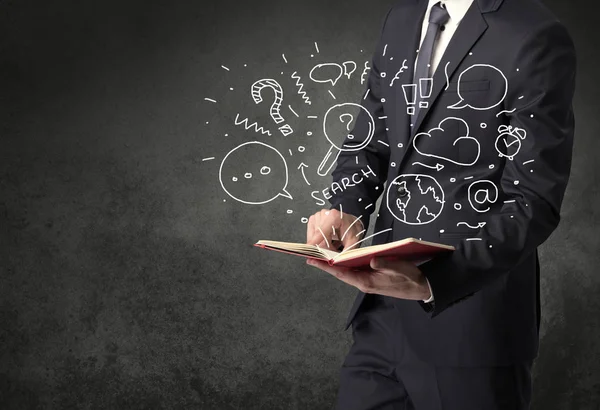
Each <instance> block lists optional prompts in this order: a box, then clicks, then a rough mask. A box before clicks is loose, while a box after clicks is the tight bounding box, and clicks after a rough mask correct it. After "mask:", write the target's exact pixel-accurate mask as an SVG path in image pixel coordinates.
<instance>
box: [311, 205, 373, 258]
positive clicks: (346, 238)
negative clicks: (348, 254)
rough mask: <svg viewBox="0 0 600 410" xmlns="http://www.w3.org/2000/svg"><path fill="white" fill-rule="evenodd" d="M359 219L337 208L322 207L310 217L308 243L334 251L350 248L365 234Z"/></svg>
mask: <svg viewBox="0 0 600 410" xmlns="http://www.w3.org/2000/svg"><path fill="white" fill-rule="evenodd" d="M357 219H358V218H357V217H355V216H354V215H350V214H347V213H344V214H342V213H341V212H340V211H338V210H337V209H322V210H321V211H319V212H317V213H315V214H314V215H312V216H311V217H310V218H309V219H308V224H307V227H306V243H307V244H309V245H317V246H319V247H320V248H325V249H330V250H332V251H339V250H340V248H342V247H343V248H344V249H348V248H349V247H351V246H352V245H354V244H355V243H357V242H358V241H360V240H361V239H362V238H363V237H364V236H365V230H364V226H363V224H362V221H361V220H357Z"/></svg>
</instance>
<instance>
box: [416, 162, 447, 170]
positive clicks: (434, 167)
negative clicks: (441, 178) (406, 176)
mask: <svg viewBox="0 0 600 410" xmlns="http://www.w3.org/2000/svg"><path fill="white" fill-rule="evenodd" d="M413 165H422V166H424V167H425V168H430V169H435V170H436V171H441V170H442V169H444V166H443V165H442V164H440V163H439V162H438V163H437V164H435V166H431V165H427V164H423V163H421V162H413Z"/></svg>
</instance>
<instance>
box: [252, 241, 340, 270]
mask: <svg viewBox="0 0 600 410" xmlns="http://www.w3.org/2000/svg"><path fill="white" fill-rule="evenodd" d="M254 246H256V247H257V248H263V249H269V250H271V251H275V252H281V253H287V254H288V255H294V256H301V257H303V258H306V259H318V260H321V261H326V262H327V263H329V266H333V261H330V260H329V259H325V258H317V257H315V256H309V255H303V254H301V253H295V252H288V251H284V250H282V249H277V248H272V247H270V246H267V245H262V244H261V245H259V244H257V243H255V244H254Z"/></svg>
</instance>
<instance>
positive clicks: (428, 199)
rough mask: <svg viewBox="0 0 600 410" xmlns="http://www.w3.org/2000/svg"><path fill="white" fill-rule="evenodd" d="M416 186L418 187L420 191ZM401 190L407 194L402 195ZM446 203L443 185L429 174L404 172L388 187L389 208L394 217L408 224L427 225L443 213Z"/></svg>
mask: <svg viewBox="0 0 600 410" xmlns="http://www.w3.org/2000/svg"><path fill="white" fill-rule="evenodd" d="M409 187H413V189H412V190H411V189H410V188H409ZM414 187H418V191H417V190H415V189H414ZM401 192H404V193H406V195H402V194H401ZM444 204H445V200H444V190H443V189H442V186H441V185H440V183H439V182H438V181H437V180H436V179H435V178H434V177H432V176H429V175H425V174H403V175H400V176H398V177H396V178H395V179H394V180H393V181H392V182H391V183H390V185H389V187H388V189H387V195H386V205H387V208H388V210H389V211H390V213H391V214H392V215H393V216H394V218H396V219H397V220H398V221H400V222H403V223H405V224H407V225H426V224H428V223H431V222H433V221H434V220H436V219H437V217H438V216H440V214H441V213H442V211H443V209H444Z"/></svg>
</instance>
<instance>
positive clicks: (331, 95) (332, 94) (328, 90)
mask: <svg viewBox="0 0 600 410" xmlns="http://www.w3.org/2000/svg"><path fill="white" fill-rule="evenodd" d="M327 91H329V94H331V96H332V97H333V99H334V100H337V98H335V95H333V93H332V92H331V90H327Z"/></svg>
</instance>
